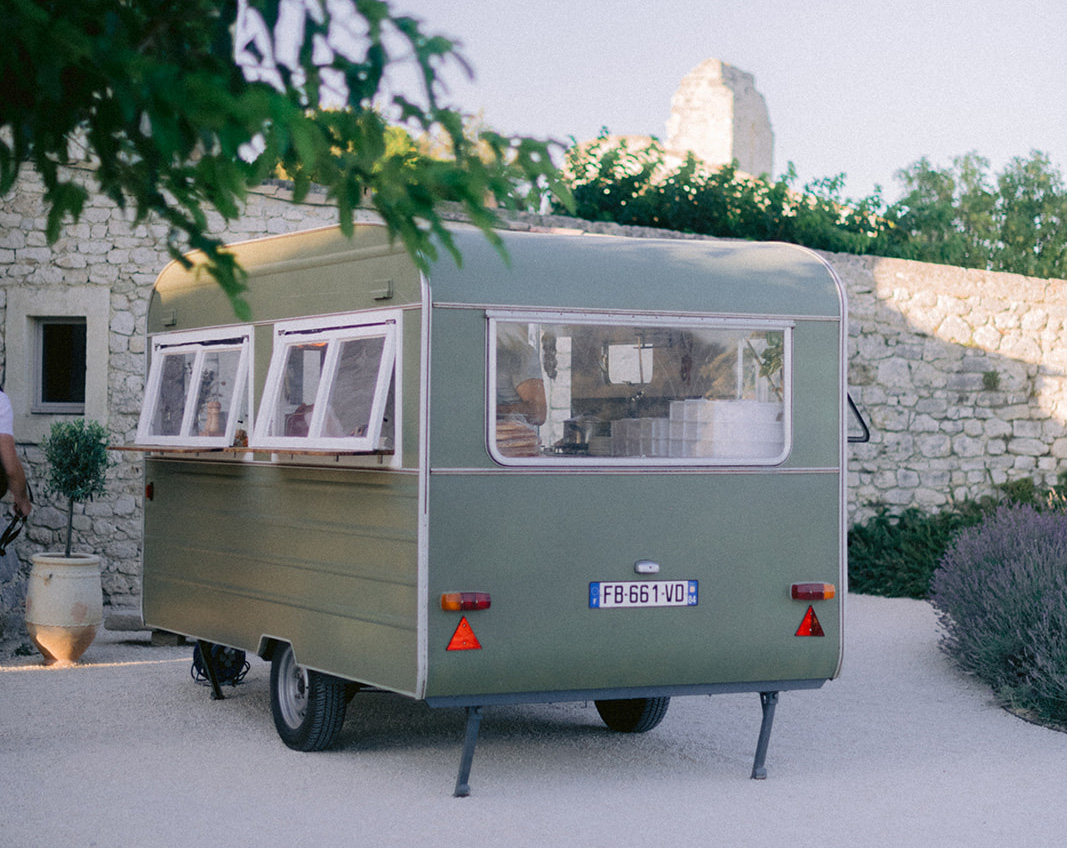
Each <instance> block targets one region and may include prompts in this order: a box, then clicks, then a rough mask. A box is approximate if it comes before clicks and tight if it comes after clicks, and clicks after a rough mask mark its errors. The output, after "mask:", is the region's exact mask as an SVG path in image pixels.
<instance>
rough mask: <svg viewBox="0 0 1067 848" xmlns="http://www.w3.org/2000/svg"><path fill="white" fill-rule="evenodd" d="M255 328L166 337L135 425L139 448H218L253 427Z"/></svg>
mask: <svg viewBox="0 0 1067 848" xmlns="http://www.w3.org/2000/svg"><path fill="white" fill-rule="evenodd" d="M251 333H252V331H251V328H250V327H239V328H234V327H229V328H220V329H217V330H198V331H195V332H176V333H165V334H161V335H158V336H155V337H154V338H153V339H152V367H151V370H150V372H149V375H148V385H147V387H146V388H145V399H144V406H143V407H142V409H141V418H140V421H139V423H138V426H137V443H138V444H141V445H160V446H180V447H198V448H199V447H203V448H217V447H227V446H229V445H232V444H234V440H235V438H244V436H243V434H240V433H238V431H239V430H244V431H246V432H247V431H248V430H250V429H251V427H252V406H251V365H250V353H249V351H250V348H251Z"/></svg>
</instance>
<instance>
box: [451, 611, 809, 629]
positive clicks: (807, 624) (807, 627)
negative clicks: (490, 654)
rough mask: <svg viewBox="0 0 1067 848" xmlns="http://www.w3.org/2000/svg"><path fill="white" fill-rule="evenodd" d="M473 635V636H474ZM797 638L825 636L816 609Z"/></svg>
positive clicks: (806, 619)
mask: <svg viewBox="0 0 1067 848" xmlns="http://www.w3.org/2000/svg"><path fill="white" fill-rule="evenodd" d="M472 635H473V634H472ZM794 635H796V636H825V635H826V634H825V633H823V630H822V625H821V624H819V619H818V617H817V616H816V615H815V608H814V607H810V606H809V607H808V611H807V612H806V613H804V620H803V621H802V622H800V627H798V628H797V632H796V633H795V634H794Z"/></svg>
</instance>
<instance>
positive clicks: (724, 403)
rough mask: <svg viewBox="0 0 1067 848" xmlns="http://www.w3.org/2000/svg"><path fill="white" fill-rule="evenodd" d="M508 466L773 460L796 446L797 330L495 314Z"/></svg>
mask: <svg viewBox="0 0 1067 848" xmlns="http://www.w3.org/2000/svg"><path fill="white" fill-rule="evenodd" d="M491 333H492V339H493V341H492V344H491V345H490V351H491V357H490V372H491V375H492V379H493V381H494V385H495V386H496V391H495V393H494V395H493V396H492V397H491V398H490V420H491V421H492V422H493V428H492V432H491V434H490V442H491V445H492V448H493V451H494V454H495V455H496V456H497V457H498V458H499V459H501V460H502V461H504V462H508V461H515V462H518V463H525V462H534V461H561V460H575V461H579V462H583V461H593V460H595V461H598V462H606V463H609V464H610V463H624V464H625V463H634V462H637V463H641V462H664V463H667V464H690V463H693V464H772V463H777V462H781V461H782V460H783V459H784V458H785V456H786V454H787V453H788V438H789V420H788V411H789V402H788V401H789V396H788V393H789V389H790V386H789V362H788V350H789V344H788V338H789V333H790V329H789V327H788V325H786V324H782V325H780V326H773V325H768V324H766V323H763V324H755V323H752V324H749V323H742V322H735V323H726V322H723V321H710V320H709V321H706V322H699V321H694V322H692V323H690V322H687V321H686V322H684V321H682V320H678V321H668V320H660V321H654V320H651V319H650V320H648V322H647V323H621V322H620V321H618V320H616V319H608V318H605V319H604V321H603V322H594V321H593V320H588V321H586V320H584V319H583V320H582V321H571V322H568V321H560V320H559V319H558V318H557V320H554V321H553V320H549V318H548V316H546V317H545V319H544V320H536V321H534V320H529V319H528V318H511V317H507V316H501V317H494V319H493V320H492V321H491Z"/></svg>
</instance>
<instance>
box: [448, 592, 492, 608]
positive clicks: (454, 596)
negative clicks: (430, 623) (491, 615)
mask: <svg viewBox="0 0 1067 848" xmlns="http://www.w3.org/2000/svg"><path fill="white" fill-rule="evenodd" d="M489 604H490V599H489V593H488V592H445V593H444V594H443V595H441V609H443V610H448V611H449V612H467V611H468V610H484V609H489Z"/></svg>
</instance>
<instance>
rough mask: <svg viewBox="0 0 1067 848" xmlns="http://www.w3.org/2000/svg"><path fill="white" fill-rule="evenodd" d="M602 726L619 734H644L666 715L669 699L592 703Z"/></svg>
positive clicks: (628, 699)
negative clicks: (601, 721) (601, 720)
mask: <svg viewBox="0 0 1067 848" xmlns="http://www.w3.org/2000/svg"><path fill="white" fill-rule="evenodd" d="M594 703H595V704H596V711H597V712H598V713H600V717H601V718H602V719H603V720H604V724H606V725H607V726H608V727H610V728H611V729H612V730H617V731H619V732H620V733H646V732H647V731H649V730H651V729H652V728H653V727H655V726H656V725H657V724H659V723H660V722H661V721H663V717H664V716H665V715H667V707H669V706H670V704H671V699H670V698H626V699H623V700H619V701H594Z"/></svg>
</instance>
